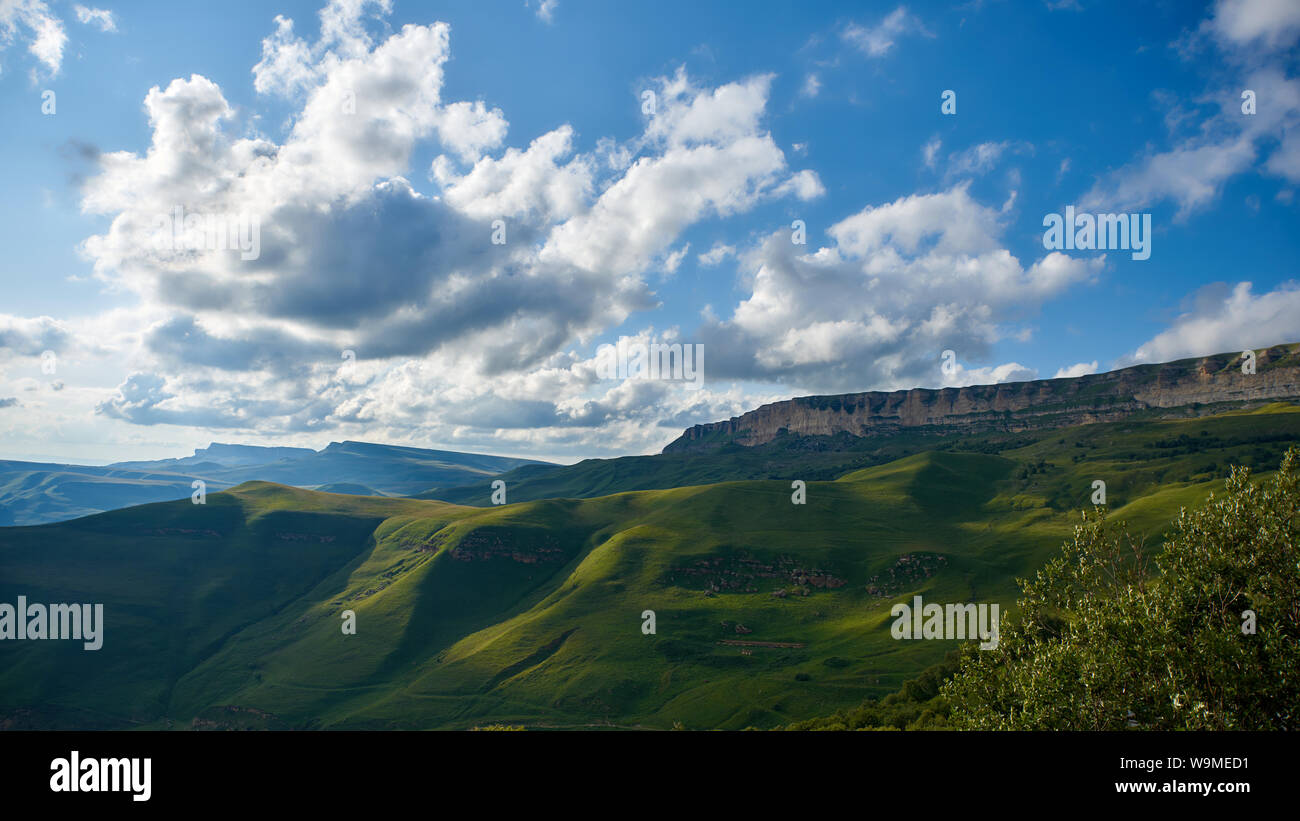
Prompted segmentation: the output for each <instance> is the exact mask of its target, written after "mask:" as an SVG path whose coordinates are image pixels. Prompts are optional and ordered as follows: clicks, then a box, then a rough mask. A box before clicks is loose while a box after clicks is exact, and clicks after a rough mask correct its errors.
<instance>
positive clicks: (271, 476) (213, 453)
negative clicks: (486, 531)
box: [0, 442, 548, 526]
mask: <svg viewBox="0 0 1300 821" xmlns="http://www.w3.org/2000/svg"><path fill="white" fill-rule="evenodd" d="M547 464H548V463H545V462H538V461H536V460H532V459H515V458H509V457H502V456H485V455H481V454H475V453H457V452H454V451H443V450H425V449H422V448H410V447H400V446H397V445H380V444H371V443H368V442H332V443H331V444H330V445H329V446H328V447H326V448H324V449H322V450H320V451H314V450H311V449H310V448H290V447H256V446H252V445H230V444H221V443H216V442H214V443H213V444H211V445H209V446H208V447H206V448H199V449H197V450H195V451H194V455H193V456H187V457H183V458H179V459H160V460H157V461H148V462H118V463H115V464H111V465H106V466H103V467H96V466H87V465H61V464H49V463H37V462H16V461H0V526H7V525H33V524H44V523H47V522H57V521H64V520H67V519H74V518H77V517H79V516H88V515H90V514H93V513H100V512H102V511H105V510H114V509H117V508H122V507H129V506H131V505H139V504H147V503H150V502H159V501H165V500H168V499H183V498H188V497H189V496H190V494H191V493H192V492H193V490H192V485H193V482H194V481H195V480H202V481H203V482H204V483H205V484H206V489H207V490H208V491H217V490H224V489H226V488H229V487H233V486H235V485H237V484H240V483H241V482H246V481H249V480H253V479H260V480H266V481H273V482H279V483H281V484H286V485H292V486H295V487H308V488H316V489H321V490H327V491H334V492H338V493H354V494H359V495H365V496H406V495H410V494H413V493H418V492H420V491H423V490H427V489H428V488H430V487H433V486H437V485H448V484H452V485H459V484H464V483H467V482H470V481H473V480H475V479H479V478H487V477H492V476H496V475H497V474H500V473H502V472H504V471H508V470H511V469H514V468H518V467H522V466H525V465H532V466H546V465H547Z"/></svg>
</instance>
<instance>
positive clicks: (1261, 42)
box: [1083, 0, 1300, 219]
mask: <svg viewBox="0 0 1300 821" xmlns="http://www.w3.org/2000/svg"><path fill="white" fill-rule="evenodd" d="M1297 35H1300V4H1297V3H1295V2H1292V1H1291V0H1220V2H1219V3H1218V4H1217V5H1216V7H1215V11H1214V14H1213V15H1212V16H1211V17H1210V18H1208V19H1207V20H1205V21H1204V22H1203V23H1202V24H1201V26H1200V28H1199V29H1198V30H1197V33H1196V34H1195V35H1194V36H1192V37H1191V38H1190V41H1186V42H1183V43H1181V44H1180V45H1181V46H1182V50H1183V52H1184V54H1185V55H1187V54H1190V53H1192V52H1194V51H1195V50H1196V49H1197V48H1199V47H1200V46H1201V45H1204V43H1205V42H1206V41H1207V40H1208V41H1212V42H1213V43H1214V44H1215V45H1217V46H1218V48H1219V49H1220V51H1221V52H1222V54H1223V56H1224V57H1225V58H1226V60H1227V61H1228V62H1229V64H1230V68H1229V70H1228V71H1227V72H1226V73H1225V76H1224V77H1223V79H1222V80H1221V81H1220V82H1219V84H1218V85H1217V87H1214V88H1212V89H1211V90H1210V91H1208V92H1207V93H1205V94H1204V95H1202V97H1201V98H1200V99H1199V100H1196V102H1197V103H1199V104H1202V105H1210V106H1212V107H1214V108H1215V109H1216V110H1215V111H1214V113H1213V114H1211V115H1210V116H1208V117H1207V118H1205V119H1204V120H1203V121H1202V122H1199V123H1196V124H1195V128H1194V129H1189V131H1190V135H1189V136H1185V137H1180V138H1177V139H1174V140H1173V141H1172V145H1171V147H1169V148H1167V149H1165V150H1154V149H1152V150H1148V151H1147V152H1146V153H1145V155H1144V156H1142V157H1140V158H1138V159H1137V160H1135V161H1133V162H1131V163H1129V164H1128V165H1126V166H1124V167H1122V168H1120V169H1118V170H1117V171H1115V172H1113V173H1111V174H1108V175H1106V176H1105V177H1103V178H1102V179H1100V180H1098V181H1097V183H1096V184H1095V185H1094V186H1093V187H1092V189H1091V190H1090V191H1089V192H1088V193H1087V194H1086V195H1085V196H1084V198H1083V199H1084V204H1085V207H1088V208H1092V209H1098V210H1101V209H1108V210H1117V209H1118V210H1130V209H1138V208H1146V207H1150V206H1153V205H1155V204H1157V203H1160V202H1162V201H1165V200H1170V201H1172V202H1173V203H1175V204H1176V205H1177V219H1185V218H1186V217H1187V216H1188V215H1190V214H1191V213H1193V212H1195V211H1197V210H1200V209H1202V208H1205V207H1206V206H1208V205H1210V204H1211V203H1213V202H1214V201H1215V200H1217V199H1218V197H1219V195H1220V194H1221V192H1222V191H1223V188H1224V186H1225V185H1226V184H1227V182H1228V180H1230V179H1232V178H1233V177H1235V176H1238V175H1240V174H1245V173H1248V172H1251V171H1253V170H1254V171H1262V172H1265V173H1269V174H1273V175H1276V176H1279V177H1282V178H1283V179H1286V180H1287V181H1289V182H1298V181H1300V160H1297V159H1296V157H1297V155H1300V81H1298V80H1297V79H1296V78H1294V77H1293V76H1290V68H1291V67H1290V64H1289V62H1288V57H1287V55H1288V51H1287V49H1288V48H1289V47H1290V45H1291V44H1292V43H1293V42H1294V41H1295V39H1296V37H1297ZM1244 89H1249V90H1251V91H1253V92H1254V94H1255V99H1256V111H1255V113H1253V114H1247V113H1245V112H1243V111H1242V104H1243V101H1242V98H1241V95H1242V92H1243V90H1244ZM1156 99H1157V100H1158V101H1161V100H1162V97H1161V96H1159V95H1157V97H1156ZM1164 102H1165V104H1166V105H1167V106H1169V108H1170V110H1169V112H1168V114H1167V116H1166V124H1167V126H1168V127H1169V129H1170V132H1171V134H1172V133H1174V132H1176V131H1180V130H1182V125H1183V123H1184V121H1187V120H1190V119H1191V117H1192V114H1191V112H1189V111H1187V110H1185V109H1184V108H1183V107H1182V105H1181V104H1180V103H1179V102H1178V101H1177V100H1168V101H1164ZM1270 150H1271V155H1270ZM1261 158H1264V162H1263V163H1261V162H1260V160H1261Z"/></svg>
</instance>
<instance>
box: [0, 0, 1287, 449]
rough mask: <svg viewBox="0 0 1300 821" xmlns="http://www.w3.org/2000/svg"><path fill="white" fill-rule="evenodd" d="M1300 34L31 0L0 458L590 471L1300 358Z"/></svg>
mask: <svg viewBox="0 0 1300 821" xmlns="http://www.w3.org/2000/svg"><path fill="white" fill-rule="evenodd" d="M1298 38H1300V3H1297V2H1294V0H1219V2H1214V3H1194V2H1173V1H1170V2H1149V3H1134V2H1092V0H1055V1H1053V2H1034V1H1033V0H1023V2H1011V0H1001V1H1000V0H983V2H980V1H979V0H975V1H974V2H964V3H954V2H934V3H927V2H905V3H903V4H899V3H897V2H889V3H873V2H856V3H817V2H811V3H763V2H753V3H746V4H744V5H743V6H741V5H738V4H735V3H729V2H704V1H703V0H691V2H673V1H672V0H662V1H661V2H655V3H608V2H580V1H579V0H542V2H537V1H536V0H529V2H523V1H522V0H504V1H503V2H495V0H476V2H413V1H412V0H378V1H377V0H315V2H288V1H287V0H258V1H257V2H226V3H221V4H184V3H170V2H169V3H161V2H159V3H153V2H144V1H143V0H133V2H131V3H129V4H127V3H122V4H119V5H106V6H98V5H89V6H88V5H82V4H77V3H64V2H58V1H57V0H0V179H3V181H4V185H3V186H0V249H3V253H0V295H2V296H0V459H27V460H48V461H60V462H75V463H81V464H102V463H107V462H111V461H117V460H128V459H151V458H163V457H168V456H178V455H185V454H188V453H189V452H190V451H192V450H193V449H194V448H198V447H203V446H206V445H207V444H208V443H209V442H213V441H219V442H236V443H244V444H254V445H296V446H306V447H314V448H321V447H324V446H325V445H327V444H328V443H330V442H332V441H342V440H345V439H352V440H361V441H371V442H386V443H393V444H403V445H412V446H418V447H432V448H440V449H450V450H462V451H474V452H486V453H495V454H501V455H511V456H527V457H532V458H540V459H550V460H554V461H558V462H566V463H568V462H574V461H577V460H579V459H583V458H590V457H611V456H620V455H630V454H644V453H655V452H658V451H659V450H660V449H661V448H662V447H663V446H664V445H665V444H667V443H668V442H669V441H671V440H673V439H674V438H676V437H677V436H678V435H679V434H680V432H681V431H682V430H683V429H684V428H686V427H688V426H690V425H692V424H696V423H703V422H710V421H716V420H720V419H727V418H729V417H732V416H737V415H739V414H741V413H744V412H745V411H747V410H751V409H753V408H755V407H758V406H759V405H761V404H764V403H767V402H773V401H778V400H781V399H786V398H790V397H792V396H800V395H808V394H826V393H848V392H856V391H866V390H898V389H906V388H913V387H941V386H955V385H970V384H986V383H995V382H1007V381H1019V380H1025V379H1036V378H1043V379H1046V378H1054V377H1058V376H1073V375H1080V374H1086V373H1093V372H1099V371H1105V370H1110V369H1113V368H1117V367H1124V366H1127V365H1131V364H1135V363H1142V362H1162V361H1169V360H1172V359H1178V358H1183V357H1189V356H1198V355H1205V354H1211V353H1219V352H1225V351H1240V350H1244V349H1246V348H1262V347H1265V346H1268V345H1273V344H1279V343H1284V342H1295V341H1300V285H1297V262H1296V260H1297V259H1298V258H1300V255H1298V254H1297V251H1300V231H1297V227H1298V226H1300V221H1298V220H1297V208H1300V203H1297V201H1296V200H1297V197H1296V189H1297V185H1298V184H1300V75H1298V72H1297V62H1298V61H1297V53H1298V52H1297V49H1296V44H1297V39H1298ZM1067 208H1069V209H1071V210H1070V211H1068V212H1067V210H1066V209H1067ZM1069 213H1073V214H1084V215H1089V216H1088V217H1087V219H1089V220H1091V219H1092V216H1091V215H1098V214H1111V215H1127V216H1126V220H1125V224H1126V225H1131V226H1132V227H1133V229H1134V231H1135V233H1134V234H1133V235H1132V236H1131V237H1130V239H1129V243H1128V247H1121V245H1122V244H1121V243H1120V242H1119V238H1120V237H1119V235H1118V234H1117V233H1114V234H1113V235H1109V236H1108V239H1109V244H1107V243H1106V242H1100V241H1094V242H1092V243H1088V242H1087V241H1086V240H1083V239H1082V238H1080V240H1081V241H1079V242H1077V243H1071V244H1070V245H1073V246H1074V247H1069V246H1066V247H1062V246H1061V245H1060V243H1056V244H1055V245H1054V244H1052V243H1051V242H1049V241H1047V239H1046V237H1045V234H1046V232H1047V228H1045V226H1047V225H1049V224H1050V220H1051V218H1052V215H1066V214H1069ZM187 217H188V221H187V219H186V218H187ZM1075 225H1078V223H1076V224H1075ZM1146 225H1149V229H1148V230H1146V231H1142V232H1141V234H1140V235H1141V237H1142V246H1143V249H1144V250H1142V251H1141V252H1138V251H1137V250H1136V245H1137V238H1138V236H1139V233H1137V231H1138V230H1139V229H1140V228H1141V227H1142V226H1146ZM1097 236H1098V238H1105V237H1107V235H1105V233H1104V232H1102V233H1101V234H1098V235H1097ZM1071 238H1072V239H1075V238H1076V235H1075V234H1073V233H1071ZM1089 244H1091V245H1092V246H1093V247H1092V248H1088V247H1086V246H1087V245H1089ZM620 339H624V348H623V350H625V351H635V350H637V348H636V346H637V345H638V344H644V345H649V344H652V343H658V344H680V345H682V346H683V349H682V350H683V351H685V352H694V356H695V362H696V364H697V365H698V366H699V373H698V378H697V379H695V380H691V381H688V380H684V379H674V378H659V379H652V378H646V376H647V374H645V373H640V372H637V371H636V369H635V368H633V369H632V370H631V371H627V372H617V371H615V372H612V373H611V371H610V370H609V369H608V368H602V367H601V364H602V359H601V357H602V355H603V354H602V351H604V352H606V353H607V352H608V351H609V350H610V349H609V348H608V346H610V345H616V344H617V343H618V341H619V340H620ZM687 361H688V362H689V361H691V359H690V356H688V357H687ZM667 376H669V377H672V376H674V374H671V373H669V374H667Z"/></svg>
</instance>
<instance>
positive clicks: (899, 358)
mask: <svg viewBox="0 0 1300 821" xmlns="http://www.w3.org/2000/svg"><path fill="white" fill-rule="evenodd" d="M1000 217H1001V212H1000V211H998V210H996V209H993V208H990V207H986V206H984V205H981V204H980V203H978V202H976V201H975V200H974V199H973V198H972V197H971V196H970V194H969V192H968V190H967V186H966V185H965V184H962V185H958V186H954V187H953V188H950V189H949V190H947V191H943V192H940V193H936V194H922V195H913V196H908V197H901V198H899V199H898V200H895V201H894V202H891V203H886V204H883V205H879V206H869V207H867V208H865V209H863V210H862V211H860V212H858V213H856V214H853V215H851V216H849V217H846V218H845V219H843V220H841V221H840V222H838V223H836V224H834V225H832V226H831V227H830V228H829V229H828V230H827V232H826V233H827V234H828V235H829V237H830V239H831V242H830V244H828V245H825V246H822V247H819V248H816V249H815V250H812V249H811V246H809V247H808V248H805V247H804V246H798V245H794V244H793V243H792V242H791V237H790V234H789V232H787V231H782V232H778V233H776V234H774V235H772V236H770V237H768V238H767V240H766V241H765V242H763V243H762V245H761V247H759V248H758V249H756V250H755V251H753V252H751V253H749V254H747V255H745V257H744V262H745V264H746V265H747V268H748V270H747V271H746V281H747V282H748V283H749V285H750V288H751V291H750V295H749V296H748V297H747V298H746V299H744V300H743V301H742V302H741V303H740V304H739V305H738V306H737V307H736V309H735V311H734V313H733V315H732V316H731V317H730V318H727V319H719V318H712V319H709V320H707V321H706V322H705V324H704V325H703V326H702V329H701V338H702V339H704V340H705V342H706V343H708V344H709V351H710V363H711V364H710V367H711V373H712V374H713V375H715V376H719V375H720V376H725V377H732V378H736V379H749V380H759V381H771V382H778V383H783V384H790V385H798V386H801V387H803V388H807V389H813V390H817V391H843V390H864V389H868V388H877V389H893V388H903V387H914V386H915V385H916V384H926V383H928V384H941V383H942V384H953V383H952V382H947V381H945V380H944V378H943V376H942V374H941V371H940V361H939V355H940V352H941V351H943V350H947V349H951V350H954V351H956V352H958V355H959V357H960V359H961V360H962V361H978V360H979V359H982V358H985V357H987V356H988V354H989V352H990V350H991V346H992V344H993V343H995V342H997V341H998V340H1000V339H1004V338H1008V337H1012V336H1016V335H1017V334H1018V331H1017V330H1016V324H1017V322H1019V321H1020V320H1021V319H1023V318H1024V317H1026V316H1028V315H1030V314H1032V313H1033V312H1034V311H1036V310H1037V308H1038V306H1040V305H1041V304H1042V302H1044V301H1045V300H1047V299H1049V298H1051V297H1053V296H1055V295H1058V294H1060V293H1062V292H1063V291H1064V290H1065V289H1066V288H1067V287H1069V286H1071V285H1073V284H1076V283H1080V282H1084V281H1087V280H1089V279H1091V278H1092V277H1093V276H1094V275H1095V274H1096V272H1097V271H1098V270H1099V269H1100V266H1101V265H1102V260H1101V259H1092V260H1088V261H1085V260H1078V259H1073V258H1070V257H1067V256H1065V255H1063V254H1059V253H1051V254H1048V255H1047V256H1045V257H1043V258H1041V259H1039V260H1036V261H1034V262H1033V263H1032V264H1030V265H1028V266H1027V267H1026V266H1025V265H1023V264H1022V263H1021V262H1020V261H1019V260H1018V259H1016V258H1015V257H1014V256H1013V255H1012V254H1011V253H1010V252H1009V251H1008V250H1007V249H1006V248H1005V247H1003V245H1002V241H1001V234H1002V231H1003V226H1002V224H1001V222H1000ZM962 373H964V374H965V376H964V377H962V379H969V380H976V381H977V380H979V379H987V380H1006V379H1013V378H1029V377H1027V376H1026V374H1029V376H1030V377H1031V376H1032V374H1031V372H1030V371H1028V370H1026V369H1025V368H1023V367H1022V366H1019V365H1017V364H1016V363H1008V364H1006V365H1002V366H997V367H992V368H983V369H966V370H964V371H963V372H962ZM960 383H961V384H972V382H967V381H961V382H960Z"/></svg>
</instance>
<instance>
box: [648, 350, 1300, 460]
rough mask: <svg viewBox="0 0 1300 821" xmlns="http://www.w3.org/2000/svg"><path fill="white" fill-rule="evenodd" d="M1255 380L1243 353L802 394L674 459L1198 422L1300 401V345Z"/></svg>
mask: <svg viewBox="0 0 1300 821" xmlns="http://www.w3.org/2000/svg"><path fill="white" fill-rule="evenodd" d="M1255 354H1256V363H1255V373H1243V372H1242V364H1243V362H1244V360H1243V358H1242V355H1241V353H1240V352H1236V353H1223V354H1216V355H1214V356H1206V357H1202V358H1199V359H1181V360H1178V361H1176V362H1166V363H1164V364H1160V365H1137V366H1134V367H1131V368H1123V369H1121V370H1117V371H1110V372H1108V373H1099V374H1089V375H1087V376H1077V377H1069V378H1063V379H1036V380H1034V381H1032V382H1006V383H1003V384H999V385H973V386H970V387H965V388H939V389H931V388H915V389H913V390H906V391H894V392H891V393H883V392H880V391H869V392H867V393H849V394H841V395H838V396H803V397H799V398H796V399H788V400H786V401H784V402H774V403H772V404H770V405H763V406H762V407H760V408H758V409H756V410H752V411H749V412H748V413H746V414H744V415H742V416H737V417H732V418H731V419H729V420H727V421H725V422H711V423H709V424H705V425H696V426H694V427H692V428H689V429H687V430H686V431H685V432H684V433H683V434H682V435H681V436H680V437H678V438H677V439H676V440H674V441H673V442H672V443H670V444H669V445H668V446H667V447H665V448H664V452H665V453H670V452H673V451H683V450H691V449H696V448H706V447H713V446H716V445H720V444H724V443H727V442H735V443H737V444H740V445H746V446H753V445H761V444H764V443H766V442H770V441H772V440H773V439H775V438H777V437H778V436H780V435H782V434H787V433H788V434H794V435H801V436H834V435H837V434H844V433H847V434H849V435H852V436H875V435H882V434H888V433H895V432H897V431H899V430H901V429H904V428H923V427H930V428H934V429H936V430H939V431H951V432H955V433H959V432H970V433H976V432H986V431H1009V432H1015V431H1025V430H1035V429H1042V428H1057V427H1069V426H1072V425H1084V424H1089V423H1092V422H1109V421H1114V420H1117V419H1122V418H1124V417H1126V416H1131V415H1133V414H1134V413H1139V412H1143V411H1152V410H1155V411H1160V410H1162V409H1163V410H1168V411H1169V413H1170V415H1180V416H1189V415H1190V416H1196V415H1204V414H1208V413H1213V412H1218V411H1221V410H1223V409H1224V407H1225V406H1237V407H1247V406H1251V405H1262V404H1266V403H1268V402H1277V401H1300V343H1293V344H1288V345H1275V346H1273V347H1271V348H1266V349H1263V350H1257V351H1256V352H1255Z"/></svg>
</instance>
